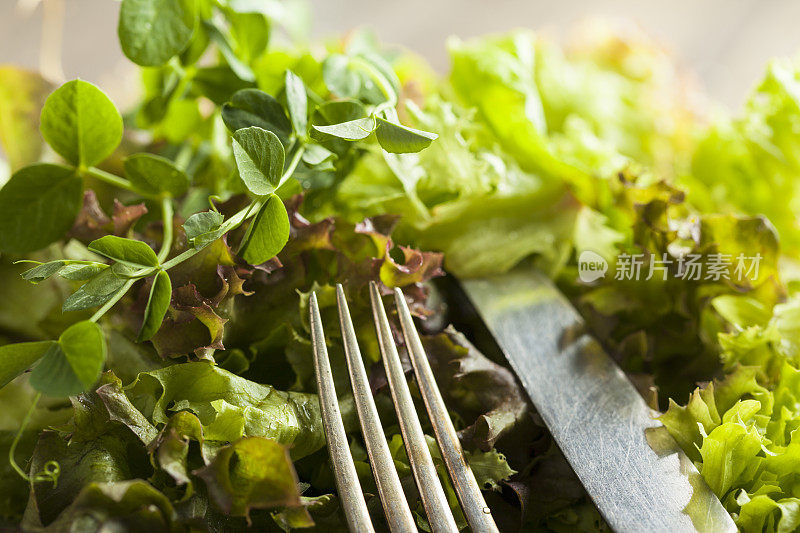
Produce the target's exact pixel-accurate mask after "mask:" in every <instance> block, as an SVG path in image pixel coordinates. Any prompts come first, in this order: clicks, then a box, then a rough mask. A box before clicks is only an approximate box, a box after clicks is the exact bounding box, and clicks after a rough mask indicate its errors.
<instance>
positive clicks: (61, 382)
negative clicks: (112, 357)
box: [30, 320, 106, 396]
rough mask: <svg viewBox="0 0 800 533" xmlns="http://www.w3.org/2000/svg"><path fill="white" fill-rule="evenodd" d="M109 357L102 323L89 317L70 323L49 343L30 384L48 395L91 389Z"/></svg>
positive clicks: (34, 370) (72, 393)
mask: <svg viewBox="0 0 800 533" xmlns="http://www.w3.org/2000/svg"><path fill="white" fill-rule="evenodd" d="M105 360H106V339H105V337H104V336H103V331H102V330H101V329H100V326H98V325H97V324H95V323H94V322H91V321H89V320H84V321H83V322H78V323H77V324H73V325H72V326H70V327H68V328H67V329H66V330H65V331H64V333H62V334H61V336H60V337H59V339H58V343H52V344H50V345H49V347H48V349H47V352H46V353H45V354H44V357H43V358H42V360H41V361H40V362H39V364H38V365H36V368H34V369H33V372H31V379H30V384H31V386H32V387H33V388H35V389H36V390H38V391H40V392H43V393H44V394H47V395H48V396H72V395H75V394H78V393H80V392H83V391H84V390H86V389H88V388H89V387H91V386H92V385H94V383H95V382H96V381H97V379H98V378H99V377H100V372H102V370H103V363H105Z"/></svg>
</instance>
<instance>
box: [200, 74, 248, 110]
mask: <svg viewBox="0 0 800 533" xmlns="http://www.w3.org/2000/svg"><path fill="white" fill-rule="evenodd" d="M192 87H193V88H194V89H195V90H196V91H197V92H199V93H200V94H202V95H203V96H205V97H207V98H208V99H209V100H211V101H212V102H214V103H215V104H217V105H223V104H224V103H225V102H227V101H228V100H230V99H231V98H232V97H233V95H234V94H235V93H236V91H241V90H242V89H251V88H253V87H255V83H253V82H250V81H245V80H243V79H241V78H240V77H239V76H237V75H236V73H235V72H234V71H233V70H231V67H229V66H228V65H217V66H213V67H199V68H198V69H197V72H196V73H195V75H194V76H193V77H192Z"/></svg>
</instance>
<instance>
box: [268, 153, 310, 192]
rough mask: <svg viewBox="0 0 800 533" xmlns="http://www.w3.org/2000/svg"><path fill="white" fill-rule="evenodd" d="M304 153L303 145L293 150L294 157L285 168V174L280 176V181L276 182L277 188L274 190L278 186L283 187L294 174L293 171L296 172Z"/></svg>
mask: <svg viewBox="0 0 800 533" xmlns="http://www.w3.org/2000/svg"><path fill="white" fill-rule="evenodd" d="M298 142H299V141H298ZM305 151H306V146H305V144H300V146H299V147H298V148H297V150H295V152H294V156H292V160H291V161H289V166H288V167H286V172H284V173H283V176H281V179H280V181H279V182H278V186H277V187H275V189H276V190H277V189H278V188H280V186H281V185H283V184H284V183H285V182H286V181H287V180H288V179H289V178H291V177H292V174H294V171H295V170H297V165H299V164H300V159H302V157H303V153H305Z"/></svg>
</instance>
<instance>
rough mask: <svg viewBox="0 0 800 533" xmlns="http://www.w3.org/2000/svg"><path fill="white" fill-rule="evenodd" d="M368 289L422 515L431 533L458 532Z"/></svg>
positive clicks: (375, 295)
mask: <svg viewBox="0 0 800 533" xmlns="http://www.w3.org/2000/svg"><path fill="white" fill-rule="evenodd" d="M369 290H370V300H371V302H372V316H373V318H374V319H375V329H376V330H377V333H378V341H379V345H380V349H381V355H382V356H383V357H382V358H383V366H384V368H385V369H386V377H387V378H388V380H389V389H390V390H391V393H392V399H393V400H394V406H395V410H396V411H397V419H398V422H399V423H400V431H401V433H402V434H403V443H404V444H405V447H406V452H408V459H409V462H410V463H411V470H412V472H413V473H414V479H415V480H416V482H417V487H418V488H419V495H420V499H421V500H422V505H423V507H425V513H426V514H427V515H428V523H429V524H430V526H431V529H432V530H433V532H434V533H439V532H445V531H446V532H453V533H457V532H458V527H457V526H456V521H455V519H454V518H453V513H452V512H451V511H450V506H449V504H448V503H447V497H446V496H445V493H444V489H442V484H441V482H440V481H439V478H438V477H437V475H436V467H435V466H434V464H433V458H432V457H431V453H430V451H429V450H428V445H427V443H426V442H425V435H424V433H423V432H422V426H421V425H420V423H419V417H418V416H417V411H416V409H415V408H414V402H413V400H412V399H411V392H410V391H409V390H408V383H406V377H405V374H404V373H403V367H402V365H401V364H400V356H399V355H398V354H397V347H396V346H395V345H394V340H393V339H392V333H391V330H390V329H389V319H388V318H387V317H386V310H385V309H384V308H383V302H381V296H380V293H379V292H378V286H377V285H376V284H375V282H372V283H370V286H369Z"/></svg>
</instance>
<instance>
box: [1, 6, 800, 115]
mask: <svg viewBox="0 0 800 533" xmlns="http://www.w3.org/2000/svg"><path fill="white" fill-rule="evenodd" d="M43 4H44V5H43ZM305 4H307V5H306V9H305V11H306V12H307V13H306V16H308V18H309V21H310V26H309V28H310V29H309V35H308V37H309V38H311V39H321V38H325V37H331V36H334V35H338V34H341V33H342V32H346V31H348V30H350V29H352V28H354V27H358V26H368V27H372V28H373V29H374V30H375V32H376V33H377V35H378V37H379V38H380V39H381V40H382V41H384V42H387V43H394V44H399V45H402V46H405V47H408V48H410V49H412V50H414V51H416V52H418V53H420V54H421V55H423V56H424V57H426V58H427V59H428V61H430V62H431V64H432V65H433V66H434V67H435V68H436V69H437V70H438V71H440V72H442V73H445V72H446V71H447V68H448V61H447V55H446V51H445V39H446V38H447V37H448V36H449V35H458V36H461V37H464V38H467V37H471V36H474V35H479V34H484V33H489V32H497V31H503V30H508V29H510V28H514V27H528V28H534V29H537V30H541V31H546V32H548V33H549V34H551V35H555V36H557V37H559V38H562V39H563V38H566V37H568V36H569V35H570V32H571V31H572V29H574V28H575V26H576V24H577V23H579V22H580V21H582V20H583V19H587V18H592V17H604V18H612V19H625V20H629V21H631V22H632V23H635V24H637V25H639V26H640V27H641V28H642V29H644V30H645V31H646V32H647V33H649V34H650V35H652V36H654V37H655V38H656V39H657V40H659V41H660V42H661V43H663V44H664V45H665V46H666V47H667V48H668V49H669V50H671V51H672V52H673V53H674V54H675V56H676V59H677V61H678V62H679V64H680V65H681V66H683V67H684V68H685V69H686V70H687V71H689V72H690V73H691V74H692V75H693V76H694V77H695V78H696V79H697V80H699V82H700V85H701V87H702V88H704V89H705V91H706V92H707V93H708V94H709V95H710V96H711V97H712V98H714V99H716V100H718V101H720V102H722V103H723V104H725V105H727V106H729V107H731V108H733V109H735V108H737V107H738V105H739V104H740V102H741V101H742V100H743V98H744V96H745V95H746V93H747V91H748V89H749V88H750V87H751V86H752V84H753V83H755V81H756V80H757V79H758V78H759V76H760V75H761V73H762V72H763V69H764V66H765V64H766V62H767V61H768V60H769V58H771V57H775V56H789V55H794V54H795V53H796V52H797V51H798V50H800V32H798V31H797V27H796V25H797V21H798V20H800V2H797V1H795V0H766V1H764V0H761V1H759V0H702V1H698V0H671V1H670V2H658V3H656V2H643V1H641V0H561V1H559V2H549V1H548V2H545V1H542V0H537V1H531V0H491V1H490V0H404V1H403V2H389V1H381V0H377V1H376V0H338V1H335V0H308V1H307V2H305ZM118 10H119V2H117V1H114V0H44V1H42V0H0V64H2V63H14V64H18V65H23V66H25V67H28V68H31V69H38V68H39V67H40V66H41V67H42V69H43V70H44V72H45V74H48V75H50V76H51V77H57V76H58V75H60V74H63V76H64V77H65V78H66V79H70V78H74V77H80V78H83V79H86V80H89V81H92V82H94V83H97V84H99V85H100V86H102V87H103V88H104V90H106V91H107V92H109V93H110V94H111V95H112V97H114V98H115V99H116V100H117V101H118V103H120V104H123V105H124V101H125V100H126V98H128V97H130V95H131V94H132V91H135V90H136V86H137V83H136V79H135V75H134V74H133V72H134V69H133V66H132V65H131V64H130V63H129V62H128V61H127V60H126V59H125V58H124V57H123V55H122V52H121V51H120V49H119V45H118V44H117V38H116V21H117V11H118ZM59 43H61V46H59ZM43 45H44V46H43ZM59 50H60V56H61V57H60V61H59V57H58V55H59V53H58V51H59ZM59 63H60V64H59ZM59 69H61V72H58V70H59Z"/></svg>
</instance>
